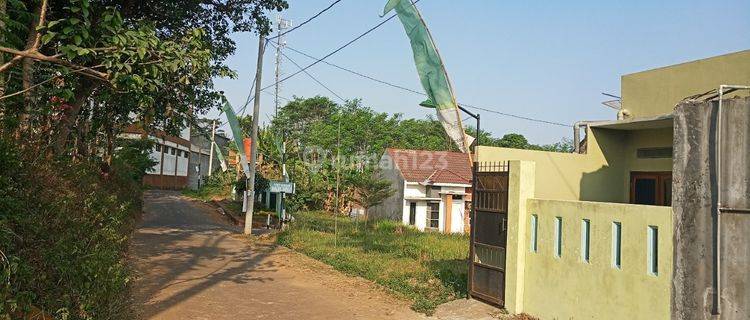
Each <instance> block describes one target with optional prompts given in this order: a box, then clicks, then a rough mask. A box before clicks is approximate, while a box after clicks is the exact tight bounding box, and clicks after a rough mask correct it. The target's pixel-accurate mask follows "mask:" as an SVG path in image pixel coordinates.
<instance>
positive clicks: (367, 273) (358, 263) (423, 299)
mask: <svg viewBox="0 0 750 320" xmlns="http://www.w3.org/2000/svg"><path fill="white" fill-rule="evenodd" d="M295 218H296V221H295V222H294V223H293V224H292V225H291V226H290V228H289V229H287V230H285V231H284V232H282V233H281V234H279V236H278V240H277V241H278V242H279V243H280V244H282V245H285V246H287V247H289V248H291V249H293V250H296V251H299V252H302V253H304V254H306V255H308V256H310V257H312V258H315V259H317V260H320V261H322V262H324V263H327V264H329V265H331V266H333V267H334V268H335V269H337V270H339V271H342V272H344V273H346V274H350V275H356V276H361V277H363V278H366V279H369V280H372V281H374V282H376V283H378V284H380V285H382V286H384V287H386V288H388V289H390V290H392V291H393V292H394V293H395V294H396V295H399V296H401V297H404V298H407V299H409V300H411V301H412V302H413V303H412V308H413V309H414V310H416V311H419V312H424V313H427V314H431V313H432V312H433V310H434V309H435V307H437V306H438V305H439V304H441V303H444V302H447V301H450V300H454V299H457V298H462V297H466V282H467V262H466V258H467V256H468V250H469V239H468V237H467V236H462V235H446V234H440V233H433V232H426V233H423V232H419V231H417V230H416V229H412V228H410V227H407V226H403V225H402V224H400V223H399V222H396V221H370V222H369V223H368V225H367V227H365V224H364V222H363V221H359V222H353V221H351V220H350V219H349V218H348V217H340V218H339V219H338V228H337V235H336V236H334V219H333V216H331V215H330V214H329V213H323V212H305V213H297V214H296V215H295Z"/></svg>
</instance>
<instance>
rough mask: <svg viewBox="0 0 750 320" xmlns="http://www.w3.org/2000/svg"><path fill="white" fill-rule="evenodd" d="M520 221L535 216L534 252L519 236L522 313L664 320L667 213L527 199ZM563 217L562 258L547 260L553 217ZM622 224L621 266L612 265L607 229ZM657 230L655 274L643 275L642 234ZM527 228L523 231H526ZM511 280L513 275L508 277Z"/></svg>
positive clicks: (667, 305) (667, 282)
mask: <svg viewBox="0 0 750 320" xmlns="http://www.w3.org/2000/svg"><path fill="white" fill-rule="evenodd" d="M527 207H528V213H527V214H526V215H525V220H524V223H525V224H527V225H529V224H530V219H531V218H530V216H531V214H536V215H537V216H538V229H537V232H536V233H537V241H538V243H537V246H538V250H537V252H531V250H530V248H529V245H528V243H530V241H531V234H532V233H531V232H528V231H527V232H526V233H525V235H526V237H525V239H524V241H525V242H526V243H527V245H525V246H526V248H527V249H526V250H525V252H526V257H525V268H524V275H523V277H524V289H523V293H524V295H523V311H524V312H526V313H528V314H531V315H533V316H536V317H539V318H540V319H623V320H625V319H627V320H632V319H669V317H670V296H671V283H672V282H671V281H672V209H671V207H656V206H642V205H627V204H613V203H601V202H583V201H558V200H542V199H529V200H528V205H527ZM558 216H559V217H561V218H562V226H563V232H562V256H561V257H560V258H557V257H556V256H555V254H554V240H553V239H554V235H555V232H554V219H555V217H558ZM582 219H589V221H590V226H591V233H590V262H584V261H583V260H582V258H581V228H582V227H581V221H582ZM614 221H617V222H620V223H621V225H622V238H621V239H622V244H621V248H622V249H621V254H622V256H621V257H622V260H621V261H622V268H621V269H616V268H614V267H613V264H612V250H613V249H612V223H613V222H614ZM648 226H657V227H658V239H659V241H658V244H659V245H658V248H659V255H658V256H659V266H658V274H657V275H652V274H650V273H649V271H648V269H647V255H648V253H647V228H648ZM527 228H528V227H527ZM509 276H510V277H514V276H515V275H509Z"/></svg>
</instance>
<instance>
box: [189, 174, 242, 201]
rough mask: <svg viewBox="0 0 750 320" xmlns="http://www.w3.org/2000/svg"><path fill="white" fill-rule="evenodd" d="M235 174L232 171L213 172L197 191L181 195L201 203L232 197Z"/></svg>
mask: <svg viewBox="0 0 750 320" xmlns="http://www.w3.org/2000/svg"><path fill="white" fill-rule="evenodd" d="M235 179H236V173H234V172H232V171H226V172H215V173H213V174H212V175H211V176H210V177H208V179H206V181H204V182H203V184H202V185H201V187H200V188H198V190H188V189H186V190H184V191H183V192H182V193H183V194H184V195H186V196H189V197H191V198H196V199H199V200H202V201H211V200H218V199H227V198H230V197H231V195H232V188H233V187H234V182H235Z"/></svg>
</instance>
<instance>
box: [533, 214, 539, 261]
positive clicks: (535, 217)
mask: <svg viewBox="0 0 750 320" xmlns="http://www.w3.org/2000/svg"><path fill="white" fill-rule="evenodd" d="M538 224H539V217H538V216H537V215H535V214H532V215H531V252H536V250H537V235H536V232H537V225H538Z"/></svg>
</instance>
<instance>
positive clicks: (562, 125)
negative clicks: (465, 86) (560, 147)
mask: <svg viewBox="0 0 750 320" xmlns="http://www.w3.org/2000/svg"><path fill="white" fill-rule="evenodd" d="M458 104H459V105H460V106H462V107H466V108H472V109H477V110H482V111H487V112H490V113H496V114H499V115H503V116H506V117H511V118H516V119H521V120H526V121H533V122H539V123H546V124H550V125H555V126H561V127H566V128H568V127H570V126H571V125H569V124H564V123H560V122H554V121H547V120H542V119H535V118H529V117H524V116H519V115H515V114H511V113H505V112H500V111H496V110H492V109H487V108H482V107H477V106H472V105H470V104H465V103H460V102H459V103H458Z"/></svg>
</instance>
